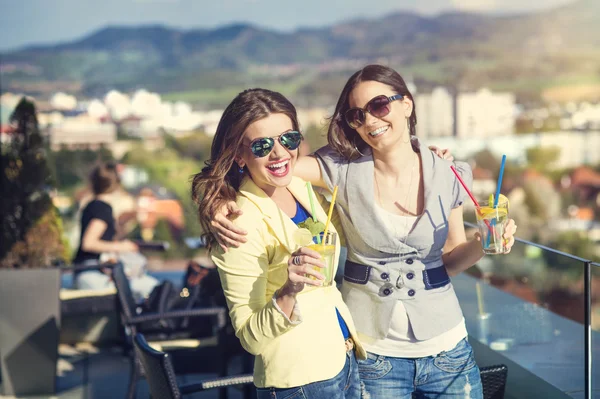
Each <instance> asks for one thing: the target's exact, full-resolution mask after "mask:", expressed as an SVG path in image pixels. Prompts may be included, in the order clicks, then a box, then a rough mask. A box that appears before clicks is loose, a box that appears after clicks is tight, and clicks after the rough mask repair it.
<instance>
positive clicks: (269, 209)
mask: <svg viewBox="0 0 600 399" xmlns="http://www.w3.org/2000/svg"><path fill="white" fill-rule="evenodd" d="M287 188H288V190H289V191H290V192H291V193H292V195H293V196H294V197H295V198H296V200H297V201H298V202H299V203H300V204H301V205H302V206H303V207H304V209H306V210H307V211H308V213H310V214H311V216H313V215H312V211H311V207H310V199H309V197H308V190H307V188H306V182H305V181H304V180H302V179H300V178H297V177H292V181H291V182H290V184H289V185H288V187H287ZM239 192H240V194H241V195H243V196H244V197H246V198H247V199H248V200H249V201H250V202H252V203H253V204H254V205H256V206H257V207H258V209H259V210H260V212H261V213H262V215H263V219H264V220H265V222H266V223H267V224H268V225H269V226H270V227H271V229H272V230H273V233H274V234H275V236H276V237H277V239H278V240H279V241H280V242H281V244H282V245H283V246H284V247H285V248H286V249H287V250H288V251H289V253H292V252H294V251H295V250H296V248H297V247H298V245H297V244H296V243H295V242H294V239H293V237H292V235H293V233H294V231H295V230H296V229H297V228H298V226H296V224H295V223H294V222H293V221H292V219H291V218H290V217H289V216H288V215H286V214H285V213H284V212H283V211H282V210H281V209H279V207H278V206H277V204H276V203H275V202H274V201H273V200H272V199H271V198H270V197H269V196H267V194H266V193H265V192H264V191H263V190H262V189H261V188H260V187H258V186H257V185H256V183H254V181H253V180H252V179H250V178H246V179H244V181H243V182H242V185H241V186H240V190H239ZM313 202H314V203H315V215H314V216H316V218H317V220H319V221H320V222H322V223H325V222H326V221H327V214H326V213H325V211H324V210H323V208H322V207H321V205H320V204H319V202H318V200H317V198H313ZM329 231H332V232H336V230H335V227H333V224H330V225H329Z"/></svg>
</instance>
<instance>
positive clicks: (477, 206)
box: [450, 165, 492, 231]
mask: <svg viewBox="0 0 600 399" xmlns="http://www.w3.org/2000/svg"><path fill="white" fill-rule="evenodd" d="M450 169H452V171H453V172H454V174H455V175H456V178H457V179H458V181H459V182H460V184H461V185H462V186H463V188H464V189H465V191H466V192H467V194H469V197H470V198H471V201H473V203H474V204H475V207H476V208H477V213H479V214H480V215H481V210H480V209H479V208H480V207H479V202H477V200H476V199H475V197H473V194H471V191H470V190H469V189H468V188H467V185H466V184H465V182H464V180H463V179H462V177H460V175H459V174H458V172H457V171H456V169H455V168H454V165H451V166H450ZM483 222H484V223H485V224H486V226H487V227H488V229H490V231H492V226H491V225H490V222H489V220H487V219H483Z"/></svg>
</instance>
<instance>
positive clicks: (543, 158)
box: [526, 146, 560, 173]
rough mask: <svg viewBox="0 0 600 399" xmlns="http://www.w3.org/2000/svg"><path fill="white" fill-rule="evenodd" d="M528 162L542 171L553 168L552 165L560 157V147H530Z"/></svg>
mask: <svg viewBox="0 0 600 399" xmlns="http://www.w3.org/2000/svg"><path fill="white" fill-rule="evenodd" d="M526 156H527V163H528V164H529V166H531V167H532V168H534V169H535V170H537V171H538V172H541V173H546V172H548V170H550V169H551V165H552V164H553V163H554V162H556V161H557V160H558V158H559V157H560V147H557V146H550V147H544V148H528V149H527V155H526Z"/></svg>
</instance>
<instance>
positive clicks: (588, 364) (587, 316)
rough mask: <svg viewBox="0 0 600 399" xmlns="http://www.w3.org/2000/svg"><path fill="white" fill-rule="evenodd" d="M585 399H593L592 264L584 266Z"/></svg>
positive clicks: (588, 263)
mask: <svg viewBox="0 0 600 399" xmlns="http://www.w3.org/2000/svg"><path fill="white" fill-rule="evenodd" d="M583 290H584V291H583V293H584V305H583V311H584V315H583V324H584V328H585V332H584V338H585V343H584V351H585V353H584V359H585V367H584V369H585V399H592V262H590V261H587V262H584V264H583Z"/></svg>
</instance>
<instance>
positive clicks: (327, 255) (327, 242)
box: [307, 231, 337, 287]
mask: <svg viewBox="0 0 600 399" xmlns="http://www.w3.org/2000/svg"><path fill="white" fill-rule="evenodd" d="M315 238H316V237H315ZM320 239H321V243H320V244H318V243H313V244H310V245H307V248H310V249H312V250H313V251H317V252H318V253H319V254H321V257H322V258H323V262H324V263H325V267H324V268H322V269H320V268H318V267H316V268H315V269H316V270H317V271H318V272H320V273H321V274H322V275H324V276H325V280H323V287H329V286H330V285H331V284H332V283H333V268H334V263H333V258H334V257H335V243H336V239H337V235H336V234H335V233H333V232H331V231H328V232H327V235H325V236H324V235H323V233H321V234H320ZM310 278H311V279H313V280H316V277H313V276H310Z"/></svg>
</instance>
